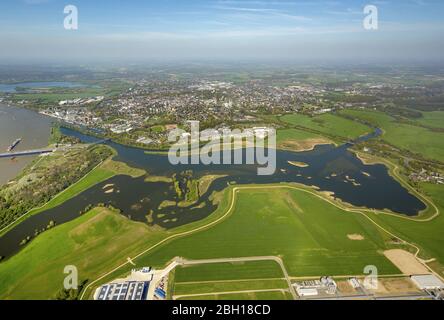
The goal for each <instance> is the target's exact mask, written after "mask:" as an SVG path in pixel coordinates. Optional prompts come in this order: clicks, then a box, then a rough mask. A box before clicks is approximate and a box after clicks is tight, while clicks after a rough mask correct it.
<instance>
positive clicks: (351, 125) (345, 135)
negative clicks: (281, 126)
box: [280, 114, 371, 140]
mask: <svg viewBox="0 0 444 320" xmlns="http://www.w3.org/2000/svg"><path fill="white" fill-rule="evenodd" d="M280 119H281V120H282V121H284V122H286V123H288V124H291V125H295V126H301V127H304V128H308V129H311V130H315V131H318V132H320V133H321V134H322V133H325V134H327V135H332V136H336V137H340V138H342V139H346V140H348V139H354V138H358V137H360V136H362V135H364V134H366V133H369V132H370V131H371V129H370V128H369V127H367V126H365V125H362V124H360V123H356V122H353V121H351V120H347V119H344V118H341V117H339V116H336V115H333V114H323V115H320V116H316V117H309V116H306V115H302V114H292V115H286V116H283V117H281V118H280Z"/></svg>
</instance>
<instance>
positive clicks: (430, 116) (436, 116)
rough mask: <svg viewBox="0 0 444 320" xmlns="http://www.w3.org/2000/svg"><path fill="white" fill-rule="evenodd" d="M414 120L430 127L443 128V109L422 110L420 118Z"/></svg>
mask: <svg viewBox="0 0 444 320" xmlns="http://www.w3.org/2000/svg"><path fill="white" fill-rule="evenodd" d="M415 122H416V123H419V124H421V125H424V126H427V127H430V128H440V129H444V111H431V112H423V113H422V118H420V119H418V120H415Z"/></svg>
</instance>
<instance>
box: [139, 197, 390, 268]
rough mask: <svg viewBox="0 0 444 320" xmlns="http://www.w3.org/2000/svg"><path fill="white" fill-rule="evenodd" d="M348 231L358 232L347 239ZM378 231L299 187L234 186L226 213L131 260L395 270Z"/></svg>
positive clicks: (151, 263) (150, 262)
mask: <svg viewBox="0 0 444 320" xmlns="http://www.w3.org/2000/svg"><path fill="white" fill-rule="evenodd" d="M349 234H360V235H363V237H364V240H362V241H353V240H350V239H349V238H348V235H349ZM385 240H386V239H385V238H384V235H383V234H381V233H380V231H379V230H377V229H376V228H375V227H373V225H371V224H370V223H369V222H368V220H366V218H365V217H363V216H361V215H359V214H354V213H349V212H346V211H343V210H341V209H339V208H336V207H334V206H332V205H330V204H329V203H327V202H325V201H323V200H320V199H319V198H318V197H316V196H314V195H312V194H308V193H306V192H304V191H298V190H292V189H289V190H286V189H269V190H267V189H258V190H254V189H252V190H248V189H246V190H241V191H239V195H238V200H237V202H236V205H235V208H234V211H233V213H232V214H231V216H230V217H229V218H227V219H225V220H224V221H223V222H220V223H219V224H217V225H216V226H214V227H212V228H211V229H208V230H205V231H202V232H199V233H195V234H193V235H190V236H188V237H184V238H180V239H177V240H174V241H172V242H170V243H169V244H166V245H164V246H162V247H159V248H157V249H154V250H153V251H152V253H151V254H150V253H147V254H146V255H143V256H142V257H140V258H139V259H137V260H136V263H137V264H138V265H154V266H158V267H161V266H163V265H164V264H166V263H167V261H169V260H170V259H172V258H173V257H176V256H180V257H184V258H187V259H209V258H225V257H244V256H266V255H274V256H280V257H282V259H283V260H284V263H285V265H286V268H287V270H288V272H289V273H290V275H291V276H317V275H322V274H333V275H347V274H362V271H363V268H364V267H365V266H366V265H369V264H373V265H377V266H378V268H379V272H380V273H381V274H384V273H390V274H396V273H399V270H398V269H397V268H396V267H395V266H394V265H393V264H392V263H390V262H389V261H388V260H387V259H386V258H385V257H384V256H383V255H382V254H381V253H379V251H380V250H381V249H383V248H385V247H386V245H385Z"/></svg>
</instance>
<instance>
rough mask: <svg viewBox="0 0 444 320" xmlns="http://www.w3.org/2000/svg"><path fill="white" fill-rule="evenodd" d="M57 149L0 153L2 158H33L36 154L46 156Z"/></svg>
mask: <svg viewBox="0 0 444 320" xmlns="http://www.w3.org/2000/svg"><path fill="white" fill-rule="evenodd" d="M55 150H56V149H35V150H25V151H17V152H5V153H0V158H17V157H23V156H33V155H36V154H45V153H51V152H54V151H55Z"/></svg>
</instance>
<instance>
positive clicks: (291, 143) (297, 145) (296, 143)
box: [276, 129, 333, 151]
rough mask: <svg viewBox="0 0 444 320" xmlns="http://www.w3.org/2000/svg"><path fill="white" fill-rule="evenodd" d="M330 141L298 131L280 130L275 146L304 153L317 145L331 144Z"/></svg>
mask: <svg viewBox="0 0 444 320" xmlns="http://www.w3.org/2000/svg"><path fill="white" fill-rule="evenodd" d="M331 143H333V142H332V141H331V140H329V139H327V138H325V137H323V136H321V135H318V134H315V133H312V132H307V131H303V130H299V129H282V130H278V131H277V137H276V145H277V148H278V149H284V150H292V151H306V150H311V149H313V148H314V147H315V146H316V145H318V144H331Z"/></svg>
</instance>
